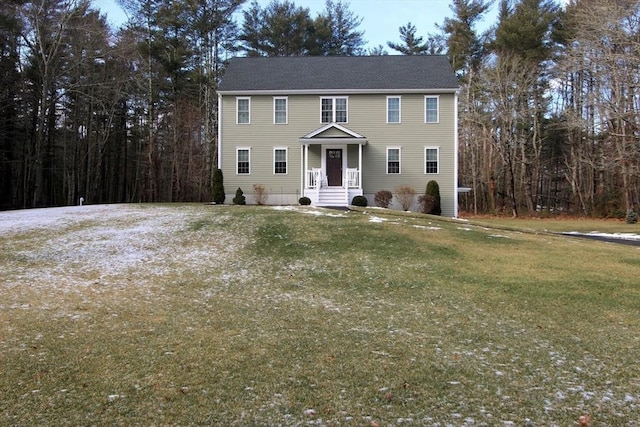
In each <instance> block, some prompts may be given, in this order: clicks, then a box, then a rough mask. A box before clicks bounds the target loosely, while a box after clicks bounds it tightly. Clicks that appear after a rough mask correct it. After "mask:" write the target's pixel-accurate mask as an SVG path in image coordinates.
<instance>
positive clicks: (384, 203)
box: [373, 190, 393, 208]
mask: <svg viewBox="0 0 640 427" xmlns="http://www.w3.org/2000/svg"><path fill="white" fill-rule="evenodd" d="M391 199H393V194H392V193H391V191H389V190H380V191H378V192H377V193H376V195H375V196H374V197H373V201H374V202H375V203H376V206H377V207H379V208H388V207H389V205H390V204H391Z"/></svg>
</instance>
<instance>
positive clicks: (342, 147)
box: [300, 123, 367, 206]
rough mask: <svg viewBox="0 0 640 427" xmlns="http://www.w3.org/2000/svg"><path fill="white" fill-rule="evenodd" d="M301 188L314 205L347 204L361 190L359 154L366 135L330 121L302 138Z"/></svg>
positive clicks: (360, 154) (360, 155) (360, 193)
mask: <svg viewBox="0 0 640 427" xmlns="http://www.w3.org/2000/svg"><path fill="white" fill-rule="evenodd" d="M300 142H301V143H302V144H303V146H304V147H303V150H302V157H303V158H302V162H301V163H302V167H303V170H302V181H303V182H302V188H303V196H306V197H309V198H310V199H311V203H312V204H313V205H316V206H348V205H349V204H350V202H351V200H352V199H353V197H355V196H361V195H362V194H363V193H362V155H363V146H364V145H366V143H367V138H365V137H364V136H362V135H360V134H358V133H357V132H354V131H352V130H350V129H347V128H346V127H344V126H342V125H339V124H337V123H329V124H328V125H326V126H323V127H321V128H320V129H317V130H315V131H313V132H311V133H309V134H307V135H305V136H303V137H302V138H300Z"/></svg>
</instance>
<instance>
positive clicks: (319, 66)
mask: <svg viewBox="0 0 640 427" xmlns="http://www.w3.org/2000/svg"><path fill="white" fill-rule="evenodd" d="M458 86H459V83H458V80H457V78H456V76H455V74H454V73H453V71H452V69H451V66H450V65H449V61H448V59H447V57H446V56H442V55H415V56H399V55H385V56H297V57H270V58H265V57H259V58H233V59H231V60H230V61H229V65H228V67H227V69H226V72H225V75H224V77H223V78H222V82H221V84H220V87H219V91H220V92H245V91H247V92H249V91H281V92H282V91H291V92H293V91H320V90H323V91H325V90H336V91H338V90H339V91H345V90H353V91H371V90H421V89H426V90H429V89H457V88H458Z"/></svg>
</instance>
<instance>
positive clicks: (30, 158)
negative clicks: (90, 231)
mask: <svg viewBox="0 0 640 427" xmlns="http://www.w3.org/2000/svg"><path fill="white" fill-rule="evenodd" d="M119 3H120V5H121V6H122V7H123V8H124V9H125V10H126V11H127V14H128V16H130V19H129V21H128V22H127V23H126V24H125V25H123V26H122V27H120V28H118V29H114V28H111V27H110V25H109V24H108V22H107V19H106V16H104V15H102V14H101V13H100V11H99V10H98V9H96V8H95V6H94V5H93V4H92V2H91V1H87V0H38V1H35V2H29V1H24V0H5V1H4V2H3V3H2V6H0V58H1V62H0V209H16V208H29V207H44V206H59V205H73V204H77V203H78V202H79V200H80V198H83V199H84V201H85V202H86V203H114V202H173V201H183V202H188V201H193V202H208V201H211V198H212V195H211V181H212V176H213V175H214V172H215V166H216V164H217V135H216V130H217V93H216V91H217V86H218V83H219V81H220V78H221V77H222V76H223V74H224V69H225V63H226V61H227V60H228V59H229V58H231V57H233V56H244V55H249V56H251V55H260V56H276V55H287V56H291V55H386V54H405V55H421V54H445V55H447V56H448V57H449V60H450V62H451V64H452V67H453V69H454V70H455V72H456V73H457V75H458V77H459V80H460V85H461V90H460V103H459V119H460V120H459V122H460V129H459V155H460V158H459V161H460V170H459V173H460V175H459V181H460V185H461V186H467V187H470V188H471V191H470V192H469V193H466V194H465V195H463V196H461V209H462V210H463V211H467V212H471V213H477V214H479V213H495V214H509V215H513V216H518V215H525V214H526V215H547V214H554V213H569V214H574V215H576V214H577V215H588V216H600V217H624V216H625V215H628V213H629V212H632V211H635V212H637V211H638V206H639V200H640V173H639V172H640V171H639V166H640V2H638V1H637V0H571V1H569V2H568V4H566V5H564V6H562V7H561V6H560V5H559V4H558V3H556V2H554V1H552V0H498V3H497V7H498V15H497V18H496V22H495V23H494V24H493V25H490V26H489V28H488V30H485V31H480V30H478V23H479V22H481V21H482V20H483V19H484V17H485V15H486V13H487V11H488V10H489V8H490V6H491V2H490V1H489V0H454V1H452V2H451V12H452V13H451V17H449V18H445V19H444V21H443V22H442V23H441V24H440V25H438V26H437V27H436V28H434V32H433V33H429V34H426V35H419V34H417V30H416V27H415V26H414V25H413V24H411V23H407V24H406V25H404V26H402V27H400V28H399V37H398V38H399V40H400V41H389V42H388V43H387V45H386V46H382V45H380V46H377V47H373V48H365V40H364V37H363V32H362V31H361V30H360V24H361V22H362V18H361V17H359V16H357V15H355V14H354V13H353V12H352V11H351V10H350V8H349V3H347V2H343V1H341V0H335V1H334V0H327V1H326V3H325V9H324V10H323V11H322V12H320V13H318V14H317V15H316V16H311V13H310V11H309V9H306V8H303V7H298V6H296V4H295V3H294V2H290V1H286V0H282V1H280V0H274V1H272V2H271V3H269V4H267V5H265V6H261V5H259V4H258V3H256V2H253V3H248V2H247V1H246V0H186V1H180V2H175V1H172V0H120V2H119ZM416 19H419V17H416ZM485 24H486V22H485ZM483 26H486V25H483ZM417 190H418V191H420V190H421V189H417Z"/></svg>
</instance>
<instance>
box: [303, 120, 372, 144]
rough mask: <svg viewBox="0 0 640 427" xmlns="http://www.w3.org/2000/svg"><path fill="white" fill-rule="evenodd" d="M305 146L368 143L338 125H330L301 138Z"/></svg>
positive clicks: (360, 136)
mask: <svg viewBox="0 0 640 427" xmlns="http://www.w3.org/2000/svg"><path fill="white" fill-rule="evenodd" d="M299 141H300V142H302V143H303V144H311V143H320V142H323V143H332V144H353V143H357V144H361V145H365V144H366V143H367V138H366V137H365V136H363V135H361V134H359V133H358V132H355V131H353V130H351V129H349V128H347V127H345V126H343V125H340V124H338V123H328V124H326V125H324V126H322V127H321V128H318V129H316V130H314V131H312V132H309V133H308V134H306V135H305V136H302V137H300V138H299Z"/></svg>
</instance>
